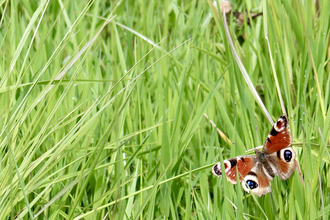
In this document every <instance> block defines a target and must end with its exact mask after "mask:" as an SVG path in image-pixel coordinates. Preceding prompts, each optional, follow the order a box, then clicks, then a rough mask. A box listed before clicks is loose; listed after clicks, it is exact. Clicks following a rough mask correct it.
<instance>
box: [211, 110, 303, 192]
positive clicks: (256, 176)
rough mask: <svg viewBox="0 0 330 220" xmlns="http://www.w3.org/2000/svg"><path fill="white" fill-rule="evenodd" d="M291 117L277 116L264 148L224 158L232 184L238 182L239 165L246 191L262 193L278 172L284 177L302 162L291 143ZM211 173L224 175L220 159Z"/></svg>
mask: <svg viewBox="0 0 330 220" xmlns="http://www.w3.org/2000/svg"><path fill="white" fill-rule="evenodd" d="M288 121H289V120H288V118H287V116H286V115H282V116H280V117H279V119H277V121H276V122H275V124H274V125H273V127H272V129H271V130H270V132H269V134H268V136H267V138H266V141H265V143H264V145H263V148H262V151H260V150H258V149H254V150H255V153H256V155H243V156H239V157H235V158H231V159H229V160H224V161H223V162H224V168H225V174H226V176H227V180H228V181H229V182H231V183H232V184H236V183H237V177H236V168H237V170H238V174H239V181H240V182H241V183H242V187H243V189H244V190H245V191H246V192H249V191H250V190H251V192H252V193H253V194H255V195H257V196H259V197H260V196H262V195H263V194H266V193H269V192H271V189H270V181H272V180H273V178H274V176H275V175H277V176H279V177H280V178H281V179H282V180H286V179H288V178H289V177H290V176H291V175H292V173H293V172H294V171H295V170H296V168H297V166H299V165H298V162H297V161H296V153H295V151H294V150H293V148H292V147H291V144H292V135H291V132H290V128H289V124H288ZM212 173H213V174H214V175H216V176H218V177H220V176H221V175H222V173H223V172H222V170H221V164H220V162H219V163H217V164H215V165H214V166H213V167H212ZM249 189H250V190H249Z"/></svg>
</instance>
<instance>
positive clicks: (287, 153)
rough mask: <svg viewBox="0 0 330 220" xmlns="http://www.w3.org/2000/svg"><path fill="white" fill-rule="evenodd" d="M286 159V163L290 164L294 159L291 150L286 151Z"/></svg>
mask: <svg viewBox="0 0 330 220" xmlns="http://www.w3.org/2000/svg"><path fill="white" fill-rule="evenodd" d="M284 159H285V161H286V162H290V161H291V159H292V152H291V151H290V150H286V151H284Z"/></svg>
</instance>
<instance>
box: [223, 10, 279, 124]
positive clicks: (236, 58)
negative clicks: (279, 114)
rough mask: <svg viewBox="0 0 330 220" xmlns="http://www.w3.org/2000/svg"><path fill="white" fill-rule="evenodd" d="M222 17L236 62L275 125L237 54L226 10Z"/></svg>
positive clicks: (253, 93)
mask: <svg viewBox="0 0 330 220" xmlns="http://www.w3.org/2000/svg"><path fill="white" fill-rule="evenodd" d="M222 18H223V25H224V27H225V32H226V36H227V40H228V43H229V46H230V48H231V51H232V53H233V56H234V58H235V60H236V63H237V65H238V67H239V69H240V70H241V73H242V75H243V77H244V79H245V82H246V84H247V85H248V87H249V89H250V91H251V92H252V95H253V96H254V98H255V100H256V101H257V103H258V104H259V106H260V107H261V109H262V110H263V112H264V113H265V115H266V117H267V119H268V121H269V122H270V123H271V124H272V125H273V124H274V122H273V119H272V117H271V116H270V114H269V112H268V111H267V109H266V107H265V105H264V103H263V102H262V100H261V99H260V96H259V94H258V93H257V90H256V89H255V88H254V86H253V83H252V81H251V79H250V77H249V75H248V73H247V71H246V69H245V67H244V65H243V63H242V61H241V59H240V58H239V56H238V54H237V51H236V49H235V46H234V43H233V40H232V39H231V36H230V32H229V28H228V23H227V18H226V14H225V12H224V11H223V12H222Z"/></svg>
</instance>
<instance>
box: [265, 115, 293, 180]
mask: <svg viewBox="0 0 330 220" xmlns="http://www.w3.org/2000/svg"><path fill="white" fill-rule="evenodd" d="M288 121H289V120H288V118H287V117H286V115H282V116H281V117H279V119H277V121H276V122H275V124H274V125H273V127H272V129H271V130H270V132H269V134H268V136H267V139H266V142H265V144H264V147H263V153H264V154H265V157H266V159H267V161H268V162H269V164H270V165H271V167H272V170H273V171H274V173H275V174H276V175H278V176H279V177H280V178H281V179H282V180H286V179H288V178H289V177H290V176H291V175H292V173H293V172H294V171H295V170H296V168H297V162H296V153H295V151H294V150H293V148H292V147H291V144H292V135H291V132H290V128H289V123H288Z"/></svg>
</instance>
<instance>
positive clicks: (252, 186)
mask: <svg viewBox="0 0 330 220" xmlns="http://www.w3.org/2000/svg"><path fill="white" fill-rule="evenodd" d="M246 184H247V185H248V186H249V187H250V189H255V188H257V187H258V184H257V183H256V182H255V181H253V180H248V181H246Z"/></svg>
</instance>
